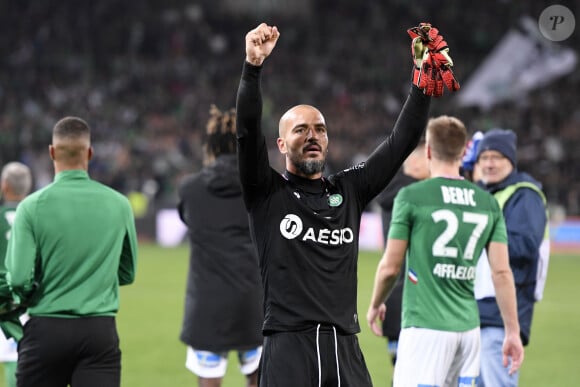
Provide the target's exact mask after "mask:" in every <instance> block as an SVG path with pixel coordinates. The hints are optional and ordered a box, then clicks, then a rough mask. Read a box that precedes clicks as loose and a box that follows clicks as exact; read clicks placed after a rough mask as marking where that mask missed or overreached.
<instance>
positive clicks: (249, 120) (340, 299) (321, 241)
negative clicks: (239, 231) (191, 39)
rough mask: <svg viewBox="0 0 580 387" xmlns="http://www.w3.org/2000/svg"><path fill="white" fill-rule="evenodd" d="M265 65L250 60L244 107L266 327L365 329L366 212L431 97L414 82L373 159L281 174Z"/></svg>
mask: <svg viewBox="0 0 580 387" xmlns="http://www.w3.org/2000/svg"><path fill="white" fill-rule="evenodd" d="M261 68H262V67H261V66H258V67H257V66H252V65H251V64H249V63H247V62H246V63H245V64H244V68H243V72H242V78H241V81H240V85H239V89H238V95H237V103H236V105H237V106H236V109H237V137H238V161H239V168H240V179H241V182H242V190H243V196H244V202H245V205H246V208H247V210H248V213H249V217H250V226H251V229H252V233H253V237H254V241H255V243H256V244H257V249H258V253H259V258H260V268H261V274H262V282H263V285H264V325H263V327H262V328H263V332H264V334H265V335H267V334H269V333H271V332H277V331H297V330H302V329H307V328H310V327H312V326H313V325H316V324H318V323H321V324H327V325H333V326H335V327H336V329H337V330H338V331H339V332H341V333H344V334H353V333H358V332H360V326H359V322H358V315H357V260H358V240H359V228H360V220H361V215H362V212H363V210H364V209H365V207H366V206H367V204H368V203H369V202H370V201H371V200H372V199H373V198H374V197H375V196H376V195H377V194H378V193H379V192H380V191H382V190H383V189H384V188H385V187H386V186H387V184H388V183H389V181H390V180H391V178H392V177H393V176H394V174H395V173H396V172H397V170H398V169H399V167H400V166H401V164H402V162H403V160H404V159H405V158H406V157H407V156H408V155H409V154H410V153H411V151H412V150H413V149H415V147H416V146H417V143H418V142H419V138H420V137H421V134H422V132H423V130H424V128H425V125H426V122H427V116H428V112H429V101H430V98H429V97H427V96H425V95H424V94H423V93H422V92H421V91H420V90H419V89H417V88H415V87H412V90H411V92H410V94H409V97H408V98H407V101H406V102H405V105H404V106H403V109H402V111H401V113H400V115H399V118H398V119H397V122H396V123H395V127H394V128H393V131H392V132H391V134H390V135H389V136H388V137H387V138H386V139H385V140H384V141H383V142H382V143H381V144H380V145H379V146H378V147H377V149H375V151H374V152H373V153H372V154H371V155H370V156H369V158H368V159H367V160H366V162H363V163H361V164H358V165H356V166H352V167H350V168H348V169H345V170H343V171H341V172H339V173H336V174H334V175H331V176H329V177H327V178H320V179H315V180H310V179H304V178H301V177H298V176H295V175H292V174H290V173H289V172H287V171H286V172H285V173H284V174H283V175H280V174H279V173H278V172H277V171H276V170H275V169H273V168H271V167H270V164H269V160H268V152H267V147H266V141H265V137H264V135H263V134H262V131H261V115H262V97H261V90H260V79H261Z"/></svg>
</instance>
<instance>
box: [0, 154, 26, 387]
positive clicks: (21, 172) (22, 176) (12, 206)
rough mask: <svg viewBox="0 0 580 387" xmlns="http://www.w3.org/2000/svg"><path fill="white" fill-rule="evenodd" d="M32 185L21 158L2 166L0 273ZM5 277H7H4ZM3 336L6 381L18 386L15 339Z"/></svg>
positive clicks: (1, 353) (0, 348)
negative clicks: (19, 209)
mask: <svg viewBox="0 0 580 387" xmlns="http://www.w3.org/2000/svg"><path fill="white" fill-rule="evenodd" d="M31 188H32V173H31V172H30V168H28V166H26V165H25V164H22V163H20V162H18V161H13V162H10V163H8V164H6V165H5V166H4V167H3V168H2V175H1V176H0V191H1V192H2V205H1V206H0V273H1V274H0V275H2V276H4V273H5V271H6V265H5V264H4V258H5V256H6V247H7V246H8V238H9V237H10V229H11V228H12V223H13V222H14V217H15V216H16V206H17V205H18V203H20V201H22V199H24V198H25V197H26V195H28V193H29V192H30V189H31ZM2 280H4V279H2ZM2 333H4V334H3V335H0V361H1V362H2V364H3V365H4V380H5V381H6V386H7V387H15V386H16V359H17V358H18V353H17V351H16V345H17V343H16V340H15V339H14V338H13V337H6V336H9V334H7V333H5V332H2Z"/></svg>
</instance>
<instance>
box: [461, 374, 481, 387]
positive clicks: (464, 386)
mask: <svg viewBox="0 0 580 387" xmlns="http://www.w3.org/2000/svg"><path fill="white" fill-rule="evenodd" d="M478 385H479V377H477V376H460V377H459V379H458V380H457V387H477V386H478Z"/></svg>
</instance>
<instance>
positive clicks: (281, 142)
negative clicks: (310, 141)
mask: <svg viewBox="0 0 580 387" xmlns="http://www.w3.org/2000/svg"><path fill="white" fill-rule="evenodd" d="M276 144H277V145H278V150H279V151H280V153H282V154H283V155H285V154H286V153H288V149H286V141H284V139H283V138H281V137H278V139H277V140H276Z"/></svg>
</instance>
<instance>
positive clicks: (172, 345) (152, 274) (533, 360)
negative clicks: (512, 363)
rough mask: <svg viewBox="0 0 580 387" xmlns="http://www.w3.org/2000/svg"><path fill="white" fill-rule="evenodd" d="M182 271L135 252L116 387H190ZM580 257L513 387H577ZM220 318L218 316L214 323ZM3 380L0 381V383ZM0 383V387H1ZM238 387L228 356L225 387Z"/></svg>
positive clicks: (183, 258)
mask: <svg viewBox="0 0 580 387" xmlns="http://www.w3.org/2000/svg"><path fill="white" fill-rule="evenodd" d="M379 259H380V252H363V253H361V256H360V259H359V315H360V318H361V320H362V321H361V328H362V332H361V333H360V335H359V340H360V343H361V346H362V350H363V353H364V355H365V359H366V362H367V365H368V367H369V370H370V373H371V376H372V379H373V383H374V385H375V386H377V387H379V386H384V387H388V386H390V385H391V384H390V383H391V372H392V368H391V366H390V361H389V359H388V356H387V351H386V342H385V340H384V339H382V338H378V337H376V336H374V335H372V333H371V332H370V331H369V329H368V328H367V326H366V321H365V315H366V310H367V306H368V302H369V299H370V292H371V290H372V285H373V280H374V272H375V269H376V265H377V263H378V260H379ZM186 270H187V248H186V247H185V246H181V247H178V248H171V249H164V248H160V247H158V246H155V245H152V244H142V245H141V246H140V258H139V266H138V270H137V280H136V282H135V284H133V285H131V286H127V287H123V288H122V290H121V308H120V311H119V315H118V319H117V323H118V327H119V335H120V338H121V349H122V352H123V374H122V386H123V387H149V386H174V387H178V386H183V387H186V386H187V387H193V386H196V385H197V378H196V377H195V376H194V375H193V374H191V373H190V372H189V371H187V370H186V369H185V367H184V362H185V346H184V345H183V344H182V343H181V342H180V341H179V330H180V327H181V319H182V316H183V295H184V289H185V278H186ZM579 274H580V252H578V253H576V254H554V255H552V257H551V263H550V269H549V273H548V282H547V285H546V290H545V295H544V300H542V301H541V302H540V303H539V304H537V305H536V309H535V318H534V322H533V326H532V338H531V343H530V345H529V346H528V347H527V348H526V355H525V361H524V365H523V367H522V370H521V376H520V386H522V387H535V386H538V387H540V386H541V387H544V386H563V387H564V386H574V385H577V384H578V381H579V380H580V367H579V366H578V364H577V362H578V359H579V356H578V353H579V351H580V305H579V301H578V299H579V297H580V281H578V279H577V276H578V275H579ZM216 318H220V316H216ZM0 376H2V375H0ZM3 383H4V380H3V376H2V378H0V386H3V385H4V384H3ZM243 385H245V383H244V379H243V377H242V376H241V375H240V374H239V372H238V368H237V361H236V360H235V359H234V357H233V356H230V366H229V367H228V371H227V374H226V376H225V378H224V383H223V386H224V387H241V386H243Z"/></svg>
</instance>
